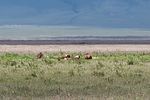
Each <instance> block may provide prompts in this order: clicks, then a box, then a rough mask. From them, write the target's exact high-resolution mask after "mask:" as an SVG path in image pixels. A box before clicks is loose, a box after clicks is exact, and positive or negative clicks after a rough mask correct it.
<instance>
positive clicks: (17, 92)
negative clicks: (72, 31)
mask: <svg viewBox="0 0 150 100" xmlns="http://www.w3.org/2000/svg"><path fill="white" fill-rule="evenodd" d="M70 54H71V55H72V56H75V55H76V54H77V53H70ZM78 54H80V55H81V59H80V60H73V59H72V60H67V61H65V60H60V61H58V57H60V56H62V55H63V53H62V52H59V53H46V54H44V58H42V59H37V58H36V55H35V54H13V53H1V54H0V98H1V99H16V98H18V99H26V100H30V99H64V100H67V99H68V100H70V99H74V100H87V99H89V100H91V99H95V100H97V99H104V100H105V99H109V100H112V99H114V100H117V99H118V100H127V99H129V100H141V99H144V100H146V99H147V100H149V99H150V53H143V52H128V53H125V52H119V53H98V52H95V53H93V59H92V60H85V59H84V57H83V55H82V53H78Z"/></svg>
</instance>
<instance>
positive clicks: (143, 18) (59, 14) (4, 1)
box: [0, 0, 150, 28]
mask: <svg viewBox="0 0 150 100" xmlns="http://www.w3.org/2000/svg"><path fill="white" fill-rule="evenodd" d="M0 25H71V26H97V27H117V28H122V27H123V28H150V0H0Z"/></svg>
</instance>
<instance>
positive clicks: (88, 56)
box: [84, 53, 92, 60]
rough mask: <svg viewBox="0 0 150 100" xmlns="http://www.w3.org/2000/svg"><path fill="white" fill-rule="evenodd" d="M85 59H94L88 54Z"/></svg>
mask: <svg viewBox="0 0 150 100" xmlns="http://www.w3.org/2000/svg"><path fill="white" fill-rule="evenodd" d="M84 58H85V59H87V60H88V59H92V56H91V55H90V54H89V53H86V54H85V57H84Z"/></svg>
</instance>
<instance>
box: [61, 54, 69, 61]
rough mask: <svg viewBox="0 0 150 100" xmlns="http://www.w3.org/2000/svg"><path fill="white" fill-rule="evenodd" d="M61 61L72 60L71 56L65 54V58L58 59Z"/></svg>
mask: <svg viewBox="0 0 150 100" xmlns="http://www.w3.org/2000/svg"><path fill="white" fill-rule="evenodd" d="M61 59H64V60H69V59H71V56H70V55H69V54H65V55H64V56H62V57H60V58H58V61H60V60H61Z"/></svg>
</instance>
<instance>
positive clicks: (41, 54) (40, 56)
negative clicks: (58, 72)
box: [36, 52, 44, 59]
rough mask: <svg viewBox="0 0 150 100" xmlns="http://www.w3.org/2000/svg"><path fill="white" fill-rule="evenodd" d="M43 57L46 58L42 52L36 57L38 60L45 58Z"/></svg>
mask: <svg viewBox="0 0 150 100" xmlns="http://www.w3.org/2000/svg"><path fill="white" fill-rule="evenodd" d="M43 56H44V55H43V53H42V52H40V53H38V54H37V56H36V57H37V59H41V58H43Z"/></svg>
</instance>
